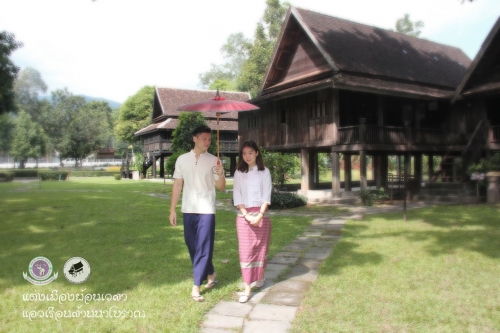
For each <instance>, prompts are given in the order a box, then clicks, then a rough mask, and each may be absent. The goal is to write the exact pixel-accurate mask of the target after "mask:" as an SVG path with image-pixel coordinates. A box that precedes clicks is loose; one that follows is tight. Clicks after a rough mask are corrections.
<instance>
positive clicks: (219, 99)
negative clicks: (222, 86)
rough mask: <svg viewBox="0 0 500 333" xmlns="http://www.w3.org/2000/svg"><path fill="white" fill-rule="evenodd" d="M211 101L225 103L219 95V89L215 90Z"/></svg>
mask: <svg viewBox="0 0 500 333" xmlns="http://www.w3.org/2000/svg"><path fill="white" fill-rule="evenodd" d="M211 100H212V101H225V100H226V98H224V97H222V96H221V95H219V89H217V92H216V93H215V97H212V98H211Z"/></svg>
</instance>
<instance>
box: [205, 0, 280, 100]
mask: <svg viewBox="0 0 500 333" xmlns="http://www.w3.org/2000/svg"><path fill="white" fill-rule="evenodd" d="M266 5H267V7H266V9H265V11H264V15H263V17H262V19H261V20H260V21H259V22H258V23H257V28H256V30H255V35H254V40H253V41H250V40H247V39H245V38H244V37H243V34H242V33H237V34H233V35H231V36H229V38H228V40H227V42H226V44H224V46H223V47H222V49H221V52H222V53H223V56H224V58H226V59H227V60H228V61H227V62H226V63H225V64H223V65H221V66H218V65H214V64H212V69H211V70H210V71H208V72H206V73H204V74H201V75H200V83H201V86H202V87H210V88H211V89H214V88H221V87H227V88H228V89H234V88H235V87H236V90H238V91H248V92H250V93H251V95H252V96H256V95H257V94H258V92H259V88H260V85H261V83H262V80H263V78H264V75H265V72H266V69H267V65H268V64H269V62H270V60H271V56H272V53H273V50H274V46H275V44H276V42H277V39H278V37H279V33H280V31H281V26H282V24H283V19H284V18H285V14H286V12H287V9H288V7H289V3H288V2H285V3H283V4H280V1H279V0H267V1H266Z"/></svg>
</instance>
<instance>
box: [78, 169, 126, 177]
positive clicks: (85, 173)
mask: <svg viewBox="0 0 500 333" xmlns="http://www.w3.org/2000/svg"><path fill="white" fill-rule="evenodd" d="M115 173H116V172H114V171H92V170H88V171H72V172H71V176H72V177H113V176H114V175H115Z"/></svg>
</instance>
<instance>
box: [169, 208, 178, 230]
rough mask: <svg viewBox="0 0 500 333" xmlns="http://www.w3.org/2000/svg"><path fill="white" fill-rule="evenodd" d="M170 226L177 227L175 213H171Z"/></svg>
mask: <svg viewBox="0 0 500 333" xmlns="http://www.w3.org/2000/svg"><path fill="white" fill-rule="evenodd" d="M169 220H170V224H171V225H173V226H174V227H177V213H176V212H175V210H174V211H172V212H170V218H169Z"/></svg>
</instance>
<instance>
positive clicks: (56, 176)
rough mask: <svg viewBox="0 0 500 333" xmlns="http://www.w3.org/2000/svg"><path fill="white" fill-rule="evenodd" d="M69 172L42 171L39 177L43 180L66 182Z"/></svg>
mask: <svg viewBox="0 0 500 333" xmlns="http://www.w3.org/2000/svg"><path fill="white" fill-rule="evenodd" d="M68 174H69V172H68V171H40V172H39V173H38V175H39V176H40V179H41V180H44V181H45V180H66V179H67V178H68Z"/></svg>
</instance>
